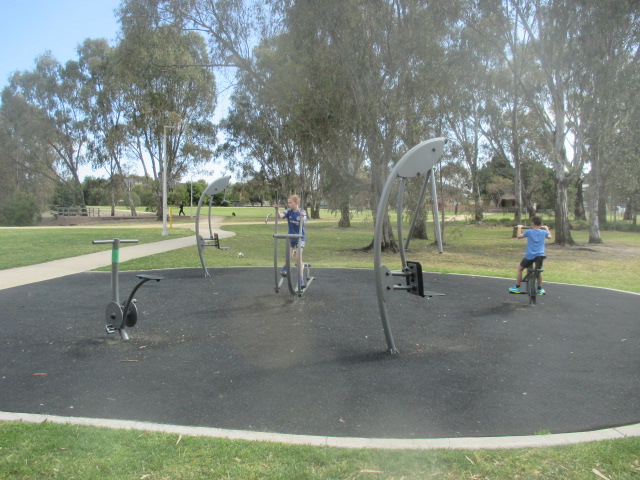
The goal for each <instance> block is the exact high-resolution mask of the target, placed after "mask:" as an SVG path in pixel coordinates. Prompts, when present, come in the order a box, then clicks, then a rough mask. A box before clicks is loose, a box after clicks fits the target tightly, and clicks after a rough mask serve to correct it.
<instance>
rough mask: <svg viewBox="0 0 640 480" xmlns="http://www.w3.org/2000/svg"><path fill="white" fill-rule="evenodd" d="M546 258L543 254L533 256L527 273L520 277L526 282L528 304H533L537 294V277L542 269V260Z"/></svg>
mask: <svg viewBox="0 0 640 480" xmlns="http://www.w3.org/2000/svg"><path fill="white" fill-rule="evenodd" d="M545 258H547V257H546V256H545V255H540V256H538V257H536V258H535V260H534V261H533V263H532V264H531V265H529V266H528V267H527V273H526V275H525V276H524V278H523V279H522V281H523V282H527V295H528V296H529V305H531V306H535V304H536V297H537V295H538V285H539V281H538V277H539V276H540V274H541V273H542V272H544V270H543V269H542V262H544V259H545Z"/></svg>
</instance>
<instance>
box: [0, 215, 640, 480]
mask: <svg viewBox="0 0 640 480" xmlns="http://www.w3.org/2000/svg"><path fill="white" fill-rule="evenodd" d="M224 210H225V211H224V212H217V211H215V209H214V215H218V216H223V217H225V227H224V228H225V229H228V230H230V231H233V232H235V233H236V236H234V237H231V238H224V239H221V242H222V244H223V245H225V246H229V247H231V248H230V249H229V250H217V249H214V248H211V249H208V250H207V251H206V261H207V265H208V266H209V267H219V266H269V265H272V264H273V238H272V235H273V231H274V226H273V222H272V221H270V222H269V223H268V224H265V223H264V217H265V216H266V213H269V212H272V211H273V209H246V210H244V209H242V210H241V209H235V210H231V211H235V213H236V216H235V217H233V216H231V215H230V213H228V214H226V215H222V214H221V213H226V212H229V211H230V210H229V209H224ZM252 221H257V222H259V223H258V224H255V225H247V224H245V223H246V222H252ZM182 223H184V222H183V221H182V220H180V221H179V222H177V221H176V222H175V223H174V228H172V229H170V237H175V236H183V235H193V234H194V233H193V231H191V230H189V229H188V228H180V226H181V224H182ZM336 224H337V222H336V219H335V217H333V216H329V215H325V216H324V217H323V220H322V221H316V222H313V223H311V224H310V225H309V230H308V240H307V244H308V248H307V249H306V251H305V260H306V261H308V262H310V263H312V264H313V266H317V267H354V268H372V266H373V260H372V253H371V252H370V251H364V250H363V247H366V246H367V245H369V244H370V243H371V241H372V238H373V230H372V225H371V222H370V218H369V217H367V215H366V214H362V216H361V217H359V218H356V221H355V222H354V226H353V227H352V228H348V229H341V228H338V227H337V226H336ZM183 226H186V224H185V225H183ZM160 232H161V226H158V227H157V228H155V227H154V228H134V227H132V226H131V225H127V226H126V227H123V228H111V227H110V228H94V227H91V226H89V227H82V228H76V227H63V228H54V227H51V228H47V229H26V228H25V229H20V228H16V229H13V228H11V229H4V228H3V229H0V259H1V260H0V268H2V269H6V268H11V267H12V266H18V265H25V264H30V263H38V262H42V261H45V260H51V259H53V258H64V257H68V256H72V255H78V254H82V253H90V252H92V251H95V250H98V249H105V248H110V246H93V245H91V241H92V240H97V239H109V238H116V237H117V238H137V239H139V240H140V241H141V242H148V241H159V240H163V239H166V238H167V237H162V236H161V235H160ZM573 235H574V238H575V240H576V241H577V242H578V245H577V246H574V247H558V246H555V245H553V244H549V245H548V256H549V258H548V260H547V262H546V263H545V278H546V279H547V280H549V281H557V282H567V283H577V284H587V285H594V286H604V287H610V288H620V289H623V290H628V291H633V292H640V235H639V234H633V233H620V232H603V234H602V236H603V239H604V242H605V243H604V245H600V246H590V245H587V244H586V241H587V238H586V232H579V231H578V232H574V233H573ZM445 242H446V244H445V253H443V254H439V253H437V249H436V247H435V246H434V245H433V239H430V240H412V241H411V245H410V250H409V252H408V254H407V257H408V259H409V260H416V261H419V262H421V263H422V265H423V269H424V270H425V271H433V272H456V273H469V274H479V275H495V276H501V277H513V275H514V274H515V268H516V265H517V263H518V261H519V260H520V258H521V257H522V255H523V252H524V249H525V241H524V240H515V239H512V238H511V229H509V228H508V227H491V228H490V227H478V226H469V225H467V224H466V223H465V222H462V221H461V222H451V223H449V222H448V223H447V224H446V225H445ZM123 248H126V247H124V246H123ZM280 250H281V251H283V249H282V248H281V249H280ZM238 252H243V253H244V258H238V255H237V254H238ZM384 263H385V264H386V265H387V266H389V267H390V268H397V266H398V264H399V258H398V255H393V254H385V255H384ZM199 266H200V263H199V258H198V253H197V248H196V247H195V246H193V247H187V248H183V249H180V250H176V251H172V252H167V253H163V254H159V255H154V256H151V257H146V258H141V259H136V260H131V261H128V262H123V263H122V264H121V267H120V268H121V269H122V270H126V269H129V270H131V269H133V270H143V269H157V268H174V267H199ZM108 268H109V267H107V268H106V269H108ZM0 385H2V384H0ZM2 388H5V387H4V386H2ZM0 478H7V479H70V478H78V479H127V480H129V479H130V480H143V479H150V480H155V479H202V478H216V479H217V478H237V479H254V478H255V479H258V478H260V479H262V478H266V479H291V478H295V479H325V478H331V479H334V478H335V479H430V478H434V479H453V480H462V479H466V480H472V479H483V480H484V479H486V480H488V479H493V480H496V479H497V480H500V479H504V480H507V479H509V480H510V479H558V480H560V479H563V480H564V479H594V480H598V479H599V478H608V479H611V480H620V479H630V480H631V479H638V478H640V438H628V439H622V440H613V441H601V442H594V443H587V444H578V445H569V446H564V447H556V448H526V449H515V450H495V451H488V450H474V451H464V450H434V451H412V450H405V451H386V450H352V449H336V448H329V447H324V448H318V447H304V446H294V445H282V444H275V443H262V442H245V441H232V440H224V439H212V438H196V437H185V438H182V437H179V436H177V435H171V434H159V433H149V432H143V431H122V430H111V429H105V428H95V427H85V426H73V425H56V424H52V423H41V424H24V423H19V422H5V423H0Z"/></svg>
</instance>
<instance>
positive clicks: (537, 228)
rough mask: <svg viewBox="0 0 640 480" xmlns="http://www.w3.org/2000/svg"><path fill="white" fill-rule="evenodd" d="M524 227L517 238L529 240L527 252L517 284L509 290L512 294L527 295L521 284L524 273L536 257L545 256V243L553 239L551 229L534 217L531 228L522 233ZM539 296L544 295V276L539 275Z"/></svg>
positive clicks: (519, 226) (537, 217) (517, 275)
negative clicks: (548, 239)
mask: <svg viewBox="0 0 640 480" xmlns="http://www.w3.org/2000/svg"><path fill="white" fill-rule="evenodd" d="M522 228H523V226H522V225H518V232H517V234H516V238H526V239H527V251H526V252H525V254H524V258H523V259H522V261H521V262H520V265H518V271H517V273H516V284H515V286H513V287H511V288H510V289H509V292H510V293H525V292H523V291H522V290H520V283H522V271H523V270H524V269H525V268H528V267H529V265H531V264H532V263H533V262H534V261H535V259H536V257H539V256H541V255H544V241H545V239H547V238H551V232H550V231H549V227H547V226H546V225H542V219H541V218H540V217H539V216H537V215H534V216H533V217H531V228H530V229H529V230H525V231H524V233H523V232H522ZM538 295H544V289H543V288H542V274H539V275H538Z"/></svg>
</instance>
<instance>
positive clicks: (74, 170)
mask: <svg viewBox="0 0 640 480" xmlns="http://www.w3.org/2000/svg"><path fill="white" fill-rule="evenodd" d="M85 81H86V78H85V77H84V76H83V75H82V72H81V71H80V69H79V65H78V62H76V61H68V62H67V63H66V64H65V65H61V64H60V63H59V62H58V61H57V60H56V59H55V58H53V56H52V55H51V54H50V53H49V52H47V53H45V54H43V55H41V56H40V57H39V58H38V59H37V61H36V65H35V69H34V70H32V71H23V72H16V73H14V74H13V75H12V77H11V78H10V81H9V85H8V86H7V87H6V88H5V90H4V92H3V108H4V105H5V104H7V105H8V107H7V108H9V107H10V108H11V109H12V111H11V115H10V119H11V121H12V122H19V123H20V128H19V129H16V133H18V134H24V135H29V136H34V137H35V139H33V140H32V139H29V138H26V137H25V138H24V141H25V143H29V144H31V145H33V144H34V143H37V144H38V150H39V151H40V152H43V151H46V153H47V154H49V153H50V154H51V155H52V156H53V162H51V163H49V164H46V163H40V165H41V166H43V165H47V166H48V167H49V168H48V169H49V173H50V174H51V175H53V176H55V177H57V179H58V180H59V181H60V182H61V183H62V184H63V185H65V186H66V187H67V188H68V189H69V190H71V191H73V193H74V198H75V200H76V201H77V203H78V205H80V206H81V207H84V206H85V200H84V195H83V193H82V186H81V184H82V182H81V179H80V173H79V170H80V167H82V166H83V165H85V164H86V163H87V158H86V156H85V148H86V144H87V139H88V117H87V114H86V108H85V107H86V97H85V95H84V91H83V87H84V84H85Z"/></svg>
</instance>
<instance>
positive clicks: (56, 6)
mask: <svg viewBox="0 0 640 480" xmlns="http://www.w3.org/2000/svg"><path fill="white" fill-rule="evenodd" d="M120 2H121V0H0V90H1V89H2V88H4V87H5V86H6V85H7V84H8V83H9V77H10V76H11V74H12V73H13V72H15V71H22V70H33V68H34V67H35V59H36V58H37V57H38V56H40V55H42V54H43V53H45V52H46V51H47V50H49V51H51V53H52V54H53V56H54V57H55V58H56V60H58V61H59V62H60V63H62V64H64V63H66V62H67V61H69V60H75V59H77V58H78V55H77V52H76V48H77V47H78V45H80V44H81V43H82V42H83V41H84V40H85V39H87V38H93V39H96V38H105V39H107V40H108V41H109V44H110V45H112V46H113V45H115V43H116V42H115V41H116V37H117V35H118V32H119V30H120V24H119V23H118V20H117V19H116V15H115V13H114V12H115V10H116V9H117V8H118V7H119V6H120ZM211 168H212V171H210V172H208V174H207V173H206V172H205V173H203V172H199V173H198V174H196V176H195V178H194V180H195V179H199V178H204V179H206V180H207V181H211V180H213V179H214V178H218V177H219V176H221V175H222V174H223V171H222V170H221V169H220V167H217V166H216V167H213V166H212V167H211ZM138 173H139V172H138ZM80 174H81V176H85V175H93V176H98V177H104V176H106V172H103V171H92V170H91V169H90V168H89V167H86V168H84V169H83V170H82V171H81V172H80Z"/></svg>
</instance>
